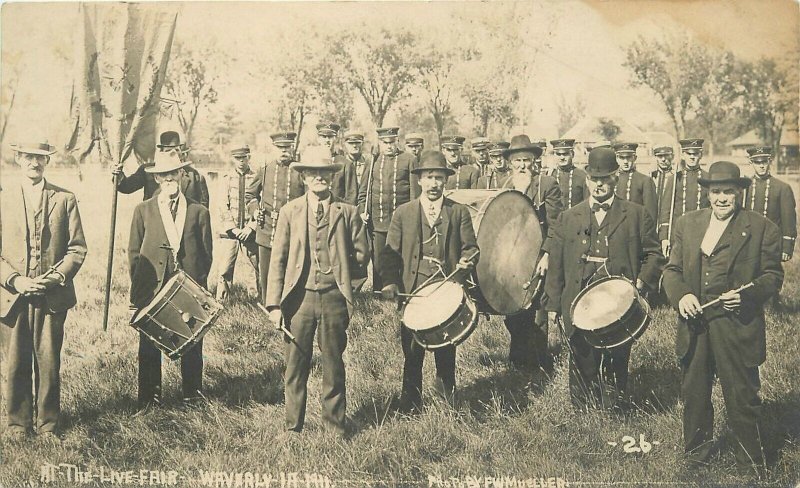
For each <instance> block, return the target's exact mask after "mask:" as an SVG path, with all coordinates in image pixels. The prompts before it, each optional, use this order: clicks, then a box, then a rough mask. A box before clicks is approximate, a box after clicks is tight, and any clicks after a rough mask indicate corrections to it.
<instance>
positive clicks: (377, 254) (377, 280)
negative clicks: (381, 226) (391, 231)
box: [372, 230, 386, 291]
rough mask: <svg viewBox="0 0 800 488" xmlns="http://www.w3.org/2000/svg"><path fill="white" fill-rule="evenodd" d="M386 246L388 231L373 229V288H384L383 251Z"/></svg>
mask: <svg viewBox="0 0 800 488" xmlns="http://www.w3.org/2000/svg"><path fill="white" fill-rule="evenodd" d="M384 247H386V232H379V231H377V230H376V231H372V289H373V290H378V291H380V290H382V289H383V280H381V270H382V269H383V268H382V267H381V264H382V262H381V251H383V248H384Z"/></svg>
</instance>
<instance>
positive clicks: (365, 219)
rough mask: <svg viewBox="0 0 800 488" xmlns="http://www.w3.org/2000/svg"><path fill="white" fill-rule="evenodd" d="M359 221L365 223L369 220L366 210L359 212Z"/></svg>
mask: <svg viewBox="0 0 800 488" xmlns="http://www.w3.org/2000/svg"><path fill="white" fill-rule="evenodd" d="M361 221H362V222H364V223H365V224H366V223H367V222H369V214H368V213H367V212H364V213H362V214H361Z"/></svg>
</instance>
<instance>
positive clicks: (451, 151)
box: [441, 135, 481, 190]
mask: <svg viewBox="0 0 800 488" xmlns="http://www.w3.org/2000/svg"><path fill="white" fill-rule="evenodd" d="M465 140H466V139H465V138H464V137H461V136H456V135H449V136H442V141H441V147H442V153H444V157H445V158H447V165H448V167H449V168H450V169H452V170H453V176H452V177H450V178H447V188H446V189H447V190H461V189H469V188H477V187H478V178H479V177H480V175H481V170H480V168H478V167H477V166H475V165H472V164H466V163H465V161H464V158H463V155H462V150H463V147H464V141H465Z"/></svg>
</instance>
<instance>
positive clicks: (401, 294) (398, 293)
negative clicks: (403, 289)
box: [372, 290, 426, 298]
mask: <svg viewBox="0 0 800 488" xmlns="http://www.w3.org/2000/svg"><path fill="white" fill-rule="evenodd" d="M372 293H374V294H375V295H380V294H381V293H382V292H381V291H379V290H373V291H372ZM397 296H399V297H408V298H417V297H422V296H426V295H415V294H413V293H400V292H397Z"/></svg>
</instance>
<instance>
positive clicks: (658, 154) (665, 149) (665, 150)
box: [650, 146, 675, 215]
mask: <svg viewBox="0 0 800 488" xmlns="http://www.w3.org/2000/svg"><path fill="white" fill-rule="evenodd" d="M653 156H655V158H656V169H654V170H653V171H651V172H650V178H652V179H653V184H654V185H655V186H656V201H657V202H658V214H657V215H661V204H662V202H663V201H664V200H665V199H666V200H669V198H670V197H669V196H666V197H665V196H664V188H665V187H666V186H667V178H669V177H670V176H672V175H674V174H675V172H674V171H673V168H672V160H673V159H674V157H675V152H674V151H673V150H672V147H671V146H659V147H656V148H654V149H653Z"/></svg>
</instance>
